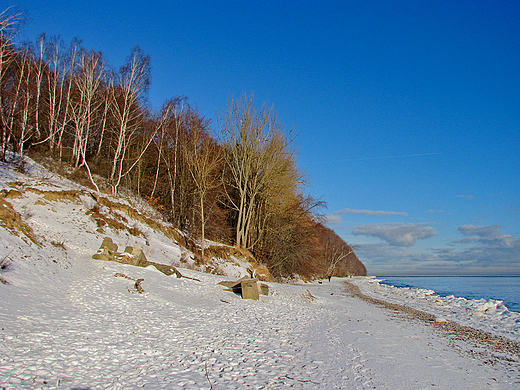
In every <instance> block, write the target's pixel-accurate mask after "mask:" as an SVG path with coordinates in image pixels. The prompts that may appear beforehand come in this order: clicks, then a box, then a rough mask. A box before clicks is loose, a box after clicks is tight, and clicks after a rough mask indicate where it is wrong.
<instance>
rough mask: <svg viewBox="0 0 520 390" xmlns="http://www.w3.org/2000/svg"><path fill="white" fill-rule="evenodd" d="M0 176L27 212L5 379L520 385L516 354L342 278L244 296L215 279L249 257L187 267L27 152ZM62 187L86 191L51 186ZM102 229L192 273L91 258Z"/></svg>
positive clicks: (161, 384) (168, 244)
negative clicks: (398, 309) (436, 325)
mask: <svg viewBox="0 0 520 390" xmlns="http://www.w3.org/2000/svg"><path fill="white" fill-rule="evenodd" d="M0 180H1V182H0V185H1V187H0V190H6V191H5V192H4V194H5V195H6V196H7V197H6V198H2V199H3V200H4V202H7V203H8V205H7V203H4V204H0V206H1V207H4V208H5V207H10V206H9V205H11V206H12V207H13V209H12V211H16V213H18V215H20V216H21V217H22V221H24V222H25V225H23V224H20V223H18V225H16V224H13V225H11V227H9V226H8V225H7V224H4V225H5V226H2V227H0V250H1V252H0V259H3V258H9V259H11V260H12V264H10V265H9V266H7V267H6V268H5V269H4V270H2V271H1V273H0V277H2V280H4V281H5V282H6V284H4V283H0V298H1V299H0V389H35V388H36V389H40V388H42V389H137V388H145V389H210V388H214V389H284V388H301V389H367V388H392V389H407V388H410V389H422V388H428V389H429V388H432V387H436V388H441V389H467V388H471V389H484V388H493V389H510V388H520V376H519V374H518V369H517V368H518V364H517V363H513V362H510V363H508V364H509V366H508V365H507V364H506V365H504V364H497V365H495V366H490V365H486V364H484V363H483V362H482V360H481V359H479V358H475V357H473V356H472V355H469V354H461V352H460V349H464V348H465V347H464V345H463V343H462V342H461V343H458V344H457V345H458V348H459V349H454V348H453V347H452V343H451V342H450V340H448V339H446V338H445V337H443V336H442V335H441V334H439V333H438V331H436V330H435V329H433V328H431V327H428V326H426V325H424V324H422V323H416V322H411V321H409V320H404V319H403V318H402V317H399V318H396V316H395V314H393V313H390V312H388V311H386V310H383V309H381V308H378V307H374V306H370V305H368V304H367V303H365V302H363V301H361V300H359V299H356V298H354V297H352V296H351V295H350V294H348V293H347V292H346V290H345V289H344V286H343V284H342V282H341V281H340V280H334V279H333V281H332V282H331V283H329V282H324V283H322V284H318V283H312V284H305V285H288V284H276V283H268V285H269V287H270V293H269V295H268V296H261V299H260V300H259V301H251V300H242V299H241V298H240V297H239V296H237V295H235V294H233V293H232V292H228V291H225V290H224V289H223V288H222V287H221V286H219V285H217V283H218V282H220V281H222V280H230V279H234V278H237V277H239V276H241V275H243V274H244V273H245V272H246V271H245V270H246V267H247V264H246V263H240V262H239V261H238V260H233V261H227V262H226V261H224V260H222V262H221V263H220V264H219V267H220V268H221V270H223V271H226V272H227V273H228V275H230V276H220V275H213V274H207V273H202V272H198V271H196V270H193V269H188V268H189V267H194V266H195V264H194V263H193V260H192V258H191V257H190V253H188V252H187V251H186V250H185V249H183V248H181V247H180V246H179V245H177V244H176V243H175V242H174V241H172V240H171V239H170V238H168V237H167V236H166V235H165V234H164V233H163V232H161V230H160V229H154V228H152V227H150V226H148V225H147V224H144V223H142V222H139V221H138V220H135V219H131V218H128V216H127V215H123V214H122V212H121V210H119V211H110V210H107V209H105V208H104V207H106V206H103V205H101V206H99V203H97V202H96V200H95V199H94V198H93V197H92V196H90V194H89V193H88V191H86V189H84V188H82V187H80V186H78V185H77V184H75V183H72V182H69V181H67V180H63V179H62V178H60V177H58V176H57V175H54V174H51V173H50V172H48V171H45V170H44V169H42V168H41V167H40V166H38V165H36V164H34V163H30V165H29V170H28V174H21V173H18V172H15V171H13V170H11V169H9V168H8V167H6V166H0ZM64 190H74V191H76V190H77V191H81V193H80V194H79V195H77V196H76V195H74V196H72V195H71V197H70V199H69V198H67V197H65V198H64V197H63V196H61V197H60V196H57V197H55V196H49V195H47V198H46V197H45V194H46V193H48V191H64ZM8 191H12V192H10V193H9V192H8ZM16 191H18V192H16ZM41 191H47V192H41ZM62 195H63V194H62ZM112 201H114V202H115V201H117V202H123V200H122V199H112ZM126 202H128V205H131V206H132V207H133V208H136V209H139V210H140V212H142V213H143V214H147V215H151V213H152V212H151V211H150V210H148V209H147V208H146V205H139V204H138V202H136V201H126ZM96 205H98V206H99V210H98V211H99V213H98V214H99V215H104V216H105V217H108V216H110V217H111V218H113V219H114V220H117V221H119V222H120V223H121V225H118V226H119V228H110V227H108V225H105V226H102V227H100V226H99V223H98V222H96V220H95V218H94V217H93V215H94V214H88V211H89V210H92V209H94V208H95V206H96ZM6 210H7V209H5V210H4V212H7V211H9V210H7V211H6ZM116 213H117V214H119V215H120V217H118V216H117V215H116ZM29 228H31V229H32V230H33V233H31V231H30V229H29ZM98 229H102V230H103V232H100V231H98ZM132 229H135V230H132ZM131 230H132V231H134V232H136V231H140V232H141V233H142V234H139V235H137V236H135V235H133V234H131V232H130V231H131ZM105 236H110V237H111V238H112V239H113V240H114V242H116V243H117V244H118V245H119V247H120V248H123V247H124V246H125V245H132V246H139V247H141V248H143V250H144V252H145V254H146V256H147V258H148V260H151V261H155V262H157V263H162V264H173V265H176V266H179V270H180V271H181V273H182V274H183V275H185V276H188V277H193V278H197V279H199V281H196V280H193V279H187V278H177V277H175V275H172V276H166V275H164V274H163V273H161V272H159V271H157V270H156V269H155V268H154V267H153V266H150V267H147V268H142V267H134V266H130V265H127V264H121V263H117V262H108V261H100V260H94V259H92V255H93V254H94V253H95V252H96V251H97V249H98V248H99V245H100V243H101V241H102V240H103V238H104V237H105ZM137 279H144V280H143V281H142V283H141V286H142V288H143V289H144V293H142V294H139V293H137V292H136V290H135V287H134V284H135V282H134V281H135V280H137ZM469 348H472V347H471V346H468V349H469ZM515 359H516V358H515ZM513 364H516V365H513ZM511 365H513V366H511Z"/></svg>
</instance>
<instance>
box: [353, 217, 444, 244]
mask: <svg viewBox="0 0 520 390" xmlns="http://www.w3.org/2000/svg"><path fill="white" fill-rule="evenodd" d="M431 225H432V224H431V223H419V224H415V223H373V224H366V225H359V226H357V227H356V228H354V229H353V230H352V234H354V235H364V236H372V237H377V238H380V239H382V240H384V241H386V242H387V243H388V244H389V245H391V246H400V247H406V246H412V245H414V244H415V243H416V242H417V240H421V239H425V238H430V237H433V236H435V235H436V234H437V231H436V230H435V229H434V228H432V227H431Z"/></svg>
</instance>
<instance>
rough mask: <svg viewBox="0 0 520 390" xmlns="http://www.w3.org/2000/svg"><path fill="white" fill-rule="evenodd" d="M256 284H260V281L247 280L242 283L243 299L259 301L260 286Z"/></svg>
mask: <svg viewBox="0 0 520 390" xmlns="http://www.w3.org/2000/svg"><path fill="white" fill-rule="evenodd" d="M256 282H258V279H246V280H242V282H240V286H241V287H242V298H243V299H254V300H256V301H257V300H258V299H259V298H260V297H259V293H258V292H259V290H258V285H257V283H256Z"/></svg>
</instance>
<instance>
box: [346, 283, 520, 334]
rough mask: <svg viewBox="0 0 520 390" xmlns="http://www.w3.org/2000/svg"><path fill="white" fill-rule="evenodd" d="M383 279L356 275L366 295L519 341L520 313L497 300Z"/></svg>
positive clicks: (359, 285)
mask: <svg viewBox="0 0 520 390" xmlns="http://www.w3.org/2000/svg"><path fill="white" fill-rule="evenodd" d="M381 281H382V280H381V279H376V278H356V280H355V284H356V285H357V286H358V287H359V288H360V290H361V292H362V293H363V294H366V295H369V296H371V297H373V298H377V299H381V300H383V301H386V302H391V303H397V304H400V305H406V306H409V307H412V308H414V309H417V310H421V311H424V312H426V313H430V314H433V315H435V316H436V317H438V318H443V319H445V320H451V321H455V322H457V323H458V324H459V325H464V326H470V327H472V328H475V329H481V330H484V331H486V332H489V333H492V334H495V335H498V336H504V337H506V338H508V339H510V340H513V341H517V342H520V313H517V312H512V311H509V310H508V308H507V307H506V306H505V305H504V304H503V303H502V301H497V300H485V299H465V298H459V297H455V296H453V295H450V296H447V297H441V296H439V295H437V294H435V292H434V291H432V290H428V289H421V288H409V287H394V286H389V285H386V284H381V283H380V282H381Z"/></svg>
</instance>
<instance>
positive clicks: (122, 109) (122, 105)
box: [109, 47, 155, 194]
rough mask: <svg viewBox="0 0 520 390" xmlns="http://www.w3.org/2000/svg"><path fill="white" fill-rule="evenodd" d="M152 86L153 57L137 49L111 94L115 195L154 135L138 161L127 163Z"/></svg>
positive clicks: (111, 178)
mask: <svg viewBox="0 0 520 390" xmlns="http://www.w3.org/2000/svg"><path fill="white" fill-rule="evenodd" d="M149 84H150V57H149V56H145V55H144V54H143V52H142V50H141V49H140V48H138V47H136V48H135V49H134V50H133V51H132V54H131V55H130V58H129V59H128V62H127V64H126V65H124V66H123V67H122V68H121V71H120V74H119V83H118V84H117V85H116V86H114V88H112V93H111V95H110V99H111V102H110V103H111V104H110V113H111V116H112V117H113V120H114V123H115V126H114V129H113V133H114V134H113V138H112V142H113V145H112V148H113V150H112V156H111V158H112V163H111V170H110V176H109V181H110V184H111V186H112V193H114V194H116V193H117V191H118V188H119V185H120V184H121V180H122V179H123V177H125V176H126V175H127V174H128V173H129V172H130V171H131V170H132V169H133V168H134V167H135V165H136V164H137V162H138V159H139V158H141V157H142V155H143V154H144V152H145V151H146V149H147V148H148V146H149V145H150V143H151V142H152V141H153V137H154V135H155V134H154V135H151V136H150V137H149V138H148V141H147V142H146V143H145V145H144V147H143V148H142V149H141V150H140V151H139V153H138V158H137V159H136V160H134V161H131V162H129V164H125V163H126V162H127V161H126V156H127V151H128V148H129V147H130V146H131V145H132V142H133V139H134V136H135V135H136V133H137V132H138V131H139V130H140V129H141V125H142V122H143V118H144V111H143V107H141V105H140V103H141V102H142V99H143V98H144V95H145V93H146V91H147V89H148V86H149Z"/></svg>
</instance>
